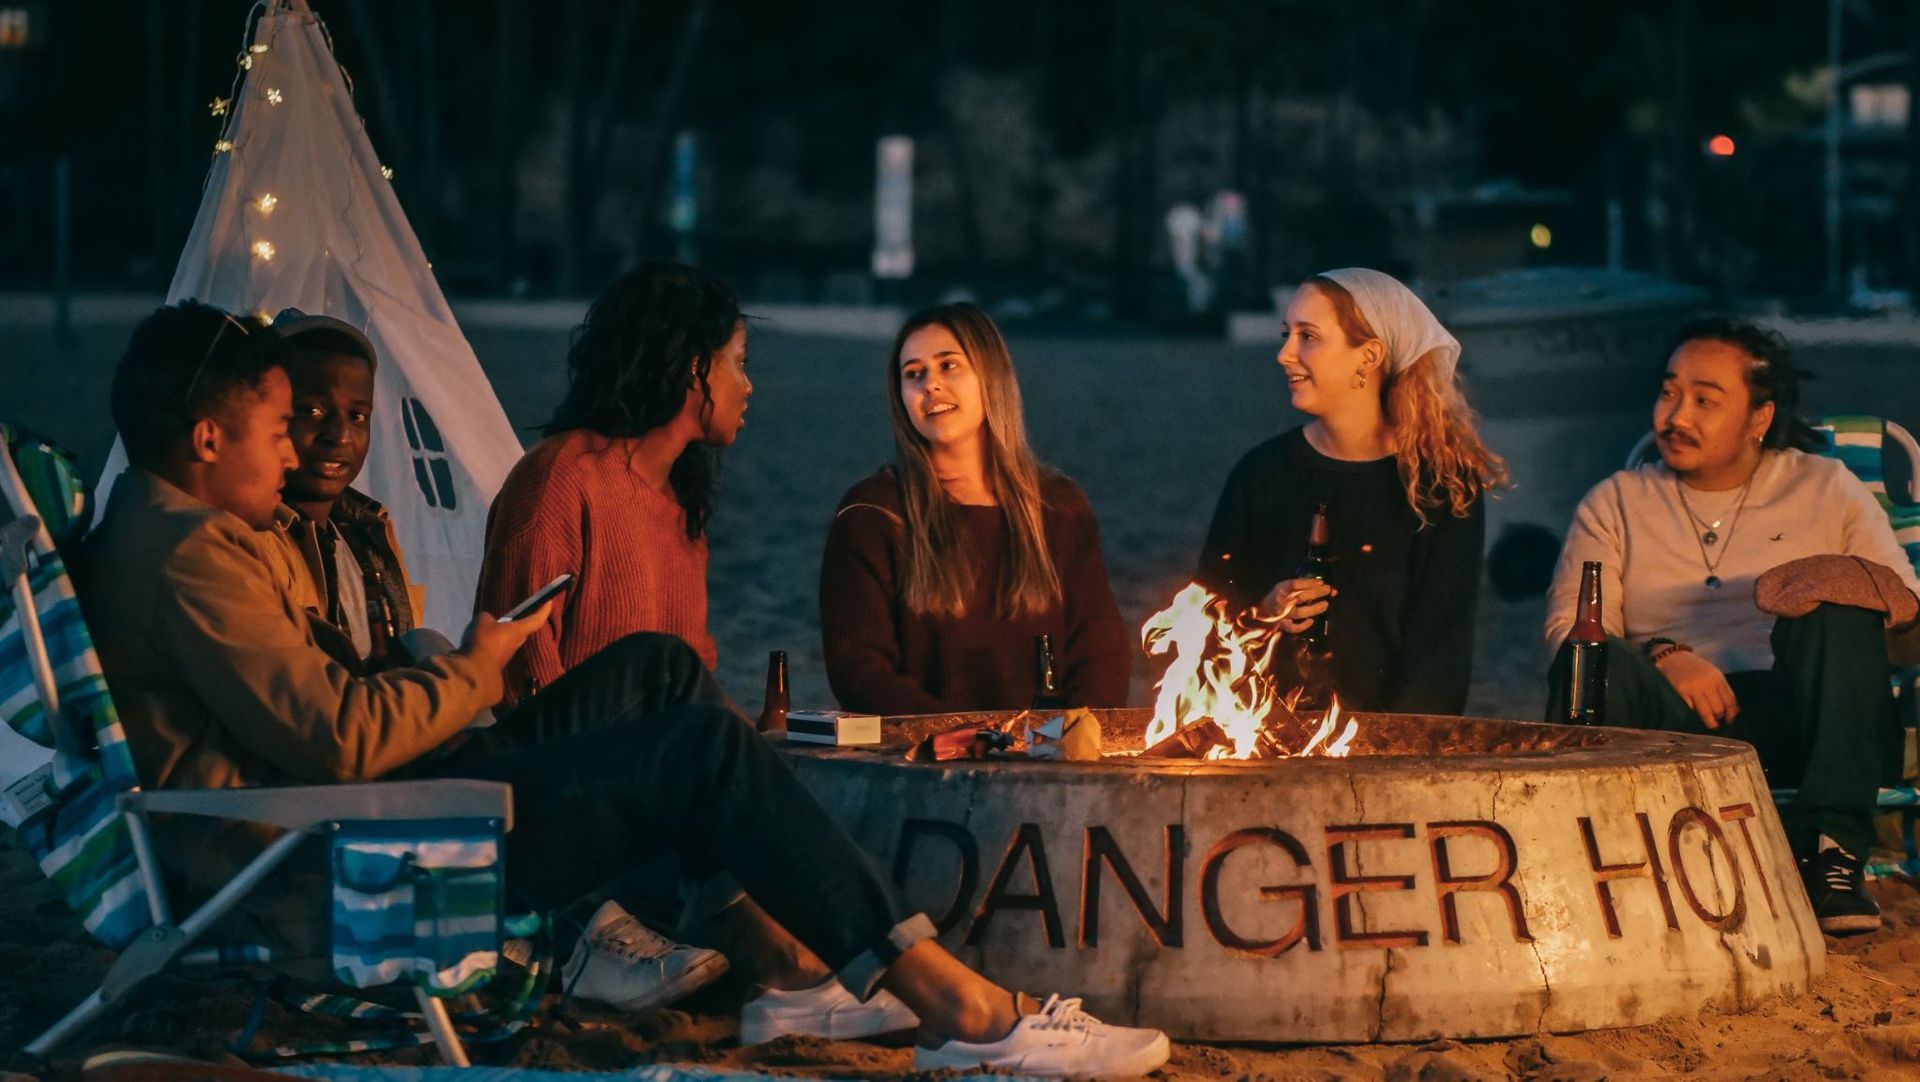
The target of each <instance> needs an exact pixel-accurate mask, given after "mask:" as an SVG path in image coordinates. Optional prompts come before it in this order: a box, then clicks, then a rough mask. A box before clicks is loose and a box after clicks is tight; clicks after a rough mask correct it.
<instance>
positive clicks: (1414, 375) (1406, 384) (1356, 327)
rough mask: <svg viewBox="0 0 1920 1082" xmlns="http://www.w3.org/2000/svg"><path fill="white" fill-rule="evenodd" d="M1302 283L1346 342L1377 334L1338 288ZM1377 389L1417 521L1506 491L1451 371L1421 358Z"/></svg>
mask: <svg viewBox="0 0 1920 1082" xmlns="http://www.w3.org/2000/svg"><path fill="white" fill-rule="evenodd" d="M1305 284H1306V285H1309V286H1312V287H1313V288H1315V289H1317V290H1319V291H1320V293H1321V295H1322V296H1324V297H1326V298H1327V300H1328V301H1329V302H1331V303H1332V304H1333V310H1334V314H1335V316H1336V317H1337V318H1338V319H1339V321H1340V329H1341V331H1343V332H1345V334H1346V336H1347V344H1348V345H1350V346H1359V345H1361V344H1362V343H1365V342H1368V341H1370V340H1372V339H1375V338H1378V337H1379V335H1377V334H1375V333H1374V330H1373V328H1372V327H1371V326H1369V325H1368V323H1367V318H1366V316H1364V315H1362V314H1361V313H1360V306H1359V305H1358V304H1357V303H1355V302H1354V299H1353V294H1351V293H1349V292H1347V290H1346V287H1344V286H1342V285H1341V284H1340V283H1339V282H1336V281H1334V280H1333V279H1331V278H1327V277H1324V276H1322V275H1314V276H1313V277H1312V278H1309V279H1307V281H1306V283H1305ZM1384 384H1385V385H1384V386H1383V387H1382V388H1381V391H1380V399H1381V405H1382V408H1383V409H1384V411H1385V413H1386V423H1387V433H1388V435H1389V436H1390V437H1391V439H1392V442H1393V457H1394V459H1395V460H1396V461H1397V463H1398V465H1399V467H1400V482H1401V484H1403V485H1404V486H1405V487H1406V491H1407V503H1408V504H1409V505H1410V506H1412V508H1413V513H1414V514H1415V515H1417V516H1419V518H1420V521H1421V523H1422V524H1425V523H1427V522H1428V521H1429V520H1428V517H1427V513H1428V511H1429V509H1444V510H1446V511H1447V512H1448V513H1450V514H1452V515H1453V516H1454V517H1455V518H1464V517H1465V516H1466V514H1467V511H1468V509H1470V508H1471V507H1472V506H1473V502H1474V501H1475V500H1477V499H1479V498H1480V497H1481V496H1483V495H1485V494H1486V493H1488V492H1490V491H1492V490H1494V489H1496V488H1504V487H1506V485H1507V464H1506V461H1505V460H1503V459H1502V458H1501V457H1500V456H1499V455H1496V454H1494V453H1493V452H1492V451H1490V450H1488V449H1487V445H1486V444H1485V443H1483V442H1481V439H1480V431H1479V428H1478V425H1477V423H1476V421H1475V418H1474V415H1473V408H1472V407H1471V406H1468V405H1467V398H1466V396H1465V395H1463V394H1461V393H1460V387H1459V385H1458V384H1457V383H1455V382H1454V380H1453V379H1452V373H1448V376H1447V378H1445V379H1442V378H1441V376H1440V372H1439V366H1438V365H1437V364H1436V363H1435V362H1434V361H1433V359H1432V357H1431V356H1430V355H1429V356H1425V357H1420V358H1417V359H1416V360H1415V361H1414V362H1413V363H1412V364H1410V365H1408V366H1407V367H1405V368H1403V369H1401V370H1400V371H1398V372H1395V371H1388V372H1387V376H1386V379H1385V381H1384Z"/></svg>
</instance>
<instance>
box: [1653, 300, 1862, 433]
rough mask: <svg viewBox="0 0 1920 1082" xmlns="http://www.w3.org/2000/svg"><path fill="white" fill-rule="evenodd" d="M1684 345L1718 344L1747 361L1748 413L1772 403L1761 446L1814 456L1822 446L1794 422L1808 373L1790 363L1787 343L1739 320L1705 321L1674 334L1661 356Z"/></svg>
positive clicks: (1809, 428)
mask: <svg viewBox="0 0 1920 1082" xmlns="http://www.w3.org/2000/svg"><path fill="white" fill-rule="evenodd" d="M1688 342H1724V343H1726V344H1727V345H1729V346H1732V347H1733V348H1735V349H1737V350H1739V351H1740V352H1742V353H1744V354H1746V355H1747V356H1749V357H1751V358H1753V363H1752V364H1750V365H1748V366H1747V391H1748V393H1749V394H1750V395H1752V399H1753V408H1754V409H1759V408H1760V407H1761V406H1763V405H1766V404H1767V403H1768V402H1771V403H1773V422H1772V423H1771V424H1769V425H1767V434H1766V435H1765V436H1764V437H1762V439H1761V441H1760V442H1761V445H1762V446H1764V447H1768V448H1771V449H1773V450H1776V451H1777V450H1780V449H1781V448H1785V447H1792V448H1795V449H1796V450H1801V451H1819V450H1821V449H1823V448H1824V447H1825V446H1826V440H1825V439H1824V438H1823V437H1822V436H1821V435H1820V433H1819V431H1818V430H1817V429H1815V428H1814V427H1813V425H1812V424H1810V423H1808V421H1807V419H1806V418H1804V417H1802V416H1800V385H1801V384H1802V383H1804V382H1806V381H1807V380H1810V379H1812V378H1813V373H1812V372H1809V371H1807V370H1806V369H1804V368H1801V367H1800V366H1798V365H1796V364H1794V363H1793V358H1792V356H1791V351H1790V350H1789V349H1788V348H1787V340H1786V339H1785V338H1784V337H1782V336H1781V335H1780V334H1779V332H1777V331H1770V330H1768V329H1766V328H1765V327H1760V326H1757V325H1755V324H1752V323H1748V322H1746V321H1745V320H1739V319H1733V318H1730V317H1727V316H1710V317H1708V318H1706V319H1697V320H1694V321H1693V322H1692V323H1689V324H1687V325H1686V326H1684V327H1682V328H1680V333H1679V334H1678V335H1675V336H1674V340H1673V348H1672V349H1669V350H1668V351H1667V356H1669V357H1671V356H1673V354H1674V351H1675V350H1678V349H1679V348H1680V347H1681V346H1684V345H1686V344H1687V343H1688Z"/></svg>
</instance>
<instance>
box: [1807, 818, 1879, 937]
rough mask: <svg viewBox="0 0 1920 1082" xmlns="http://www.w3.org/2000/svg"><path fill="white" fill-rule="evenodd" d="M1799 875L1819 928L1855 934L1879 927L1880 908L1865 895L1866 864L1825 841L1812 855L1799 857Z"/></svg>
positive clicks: (1833, 932)
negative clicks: (1805, 888)
mask: <svg viewBox="0 0 1920 1082" xmlns="http://www.w3.org/2000/svg"><path fill="white" fill-rule="evenodd" d="M1821 840H1822V841H1823V842H1825V841H1826V839H1824V838H1822V839H1821ZM1800 878H1801V880H1802V881H1803V882H1805V883H1806V886H1807V900H1808V901H1810V902H1812V903H1813V915H1814V916H1815V917H1816V918H1818V920H1819V921H1820V930H1821V931H1823V932H1825V933H1827V934H1828V935H1857V934H1858V933H1860V932H1874V931H1878V930H1879V929H1880V907H1879V906H1878V905H1875V904H1874V901H1873V899H1872V898H1869V897H1867V889H1866V865H1865V862H1863V861H1862V860H1861V859H1860V858H1859V857H1856V856H1854V855H1853V854H1852V853H1849V852H1847V851H1846V850H1845V849H1842V848H1840V847H1839V846H1837V845H1833V844H1831V843H1827V848H1825V849H1822V850H1820V852H1819V853H1818V854H1816V855H1815V856H1813V857H1811V858H1805V857H1803V858H1801V860H1800Z"/></svg>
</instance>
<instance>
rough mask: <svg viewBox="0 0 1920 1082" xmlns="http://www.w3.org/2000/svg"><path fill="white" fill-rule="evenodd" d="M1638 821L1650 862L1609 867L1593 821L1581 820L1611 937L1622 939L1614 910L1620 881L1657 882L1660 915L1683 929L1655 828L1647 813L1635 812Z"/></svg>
mask: <svg viewBox="0 0 1920 1082" xmlns="http://www.w3.org/2000/svg"><path fill="white" fill-rule="evenodd" d="M1633 815H1634V818H1635V819H1638V820H1639V821H1640V841H1641V844H1642V845H1644V846H1645V847H1646V853H1647V859H1645V860H1642V861H1638V862H1629V863H1625V864H1607V863H1605V862H1603V861H1602V860H1601V859H1600V843H1599V842H1598V841H1597V840H1595V838H1594V836H1593V819H1592V818H1591V817H1589V816H1585V815H1583V816H1581V817H1580V836H1581V837H1582V838H1583V839H1585V841H1586V843H1587V864H1588V865H1589V866H1591V867H1592V868H1593V892H1594V893H1595V894H1596V895H1598V896H1599V898H1600V916H1601V918H1602V919H1604V920H1605V921H1606V924H1607V935H1608V936H1610V937H1612V938H1614V939H1619V938H1620V937H1621V935H1622V934H1623V933H1622V932H1621V931H1620V915H1619V914H1618V913H1616V912H1614V909H1613V886H1612V884H1613V881H1614V880H1616V879H1634V878H1645V879H1651V880H1653V886H1654V889H1655V890H1656V891H1658V892H1659V894H1660V911H1661V912H1663V913H1665V914H1666V916H1667V927H1669V928H1678V927H1680V918H1679V916H1678V915H1677V914H1675V913H1674V911H1673V896H1672V894H1671V893H1670V892H1669V891H1668V890H1667V872H1666V869H1665V868H1662V867H1661V866H1660V850H1659V848H1658V847H1657V846H1656V845H1655V844H1654V841H1653V824H1651V823H1649V822H1647V813H1646V812H1634V813H1633Z"/></svg>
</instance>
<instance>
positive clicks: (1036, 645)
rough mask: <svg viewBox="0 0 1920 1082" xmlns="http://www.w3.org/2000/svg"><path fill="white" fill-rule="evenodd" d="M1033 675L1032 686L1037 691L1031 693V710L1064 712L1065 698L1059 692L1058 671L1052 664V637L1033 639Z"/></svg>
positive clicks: (1064, 694) (1038, 636)
mask: <svg viewBox="0 0 1920 1082" xmlns="http://www.w3.org/2000/svg"><path fill="white" fill-rule="evenodd" d="M1033 675H1034V686H1035V687H1037V688H1038V689H1039V690H1037V691H1035V692H1034V693H1033V708H1034V709H1035V710H1065V709H1066V708H1067V696H1066V693H1065V692H1063V691H1061V690H1060V670H1059V669H1058V668H1056V667H1055V666H1054V664H1053V636H1052V635H1035V636H1034V637H1033Z"/></svg>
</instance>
